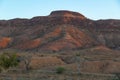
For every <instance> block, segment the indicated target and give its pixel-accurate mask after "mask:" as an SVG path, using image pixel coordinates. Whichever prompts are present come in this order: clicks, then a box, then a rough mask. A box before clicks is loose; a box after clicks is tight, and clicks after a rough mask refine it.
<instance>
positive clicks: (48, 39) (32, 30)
mask: <svg viewBox="0 0 120 80" xmlns="http://www.w3.org/2000/svg"><path fill="white" fill-rule="evenodd" d="M119 34H120V20H98V21H93V20H90V19H88V18H86V17H85V16H83V15H82V14H80V13H77V12H72V11H53V12H52V13H51V14H50V15H48V16H39V17H34V18H32V19H19V18H16V19H12V20H0V36H1V38H0V49H18V50H23V51H24V50H28V51H62V50H74V49H84V48H89V47H94V46H101V45H104V46H106V47H109V48H112V49H120V36H119Z"/></svg>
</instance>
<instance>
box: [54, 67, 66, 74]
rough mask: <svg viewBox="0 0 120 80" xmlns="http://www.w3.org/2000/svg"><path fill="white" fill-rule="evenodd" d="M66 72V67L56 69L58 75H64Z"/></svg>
mask: <svg viewBox="0 0 120 80" xmlns="http://www.w3.org/2000/svg"><path fill="white" fill-rule="evenodd" d="M64 71H65V68H64V67H58V68H56V73H58V74H62V73H63V72H64Z"/></svg>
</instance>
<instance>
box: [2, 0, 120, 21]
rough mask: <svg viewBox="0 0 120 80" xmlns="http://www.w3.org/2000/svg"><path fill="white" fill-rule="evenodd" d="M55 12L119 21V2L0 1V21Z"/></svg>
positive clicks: (102, 0)
mask: <svg viewBox="0 0 120 80" xmlns="http://www.w3.org/2000/svg"><path fill="white" fill-rule="evenodd" d="M55 10H70V11H75V12H79V13H81V14H83V15H85V16H86V17H87V18H90V19H93V20H98V19H120V0H0V20H1V19H13V18H32V17H34V16H46V15H49V14H50V12H51V11H55Z"/></svg>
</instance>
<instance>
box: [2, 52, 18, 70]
mask: <svg viewBox="0 0 120 80" xmlns="http://www.w3.org/2000/svg"><path fill="white" fill-rule="evenodd" d="M18 64H19V62H18V60H17V55H16V53H12V54H11V53H8V52H7V53H2V54H1V55H0V70H1V71H3V70H8V69H9V68H10V67H16V66H17V65H18Z"/></svg>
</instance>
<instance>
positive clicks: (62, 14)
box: [49, 10, 85, 19]
mask: <svg viewBox="0 0 120 80" xmlns="http://www.w3.org/2000/svg"><path fill="white" fill-rule="evenodd" d="M49 16H52V17H73V18H74V17H75V18H80V19H85V16H83V15H82V14H80V13H78V12H72V11H66V10H60V11H53V12H51V14H50V15H49Z"/></svg>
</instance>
